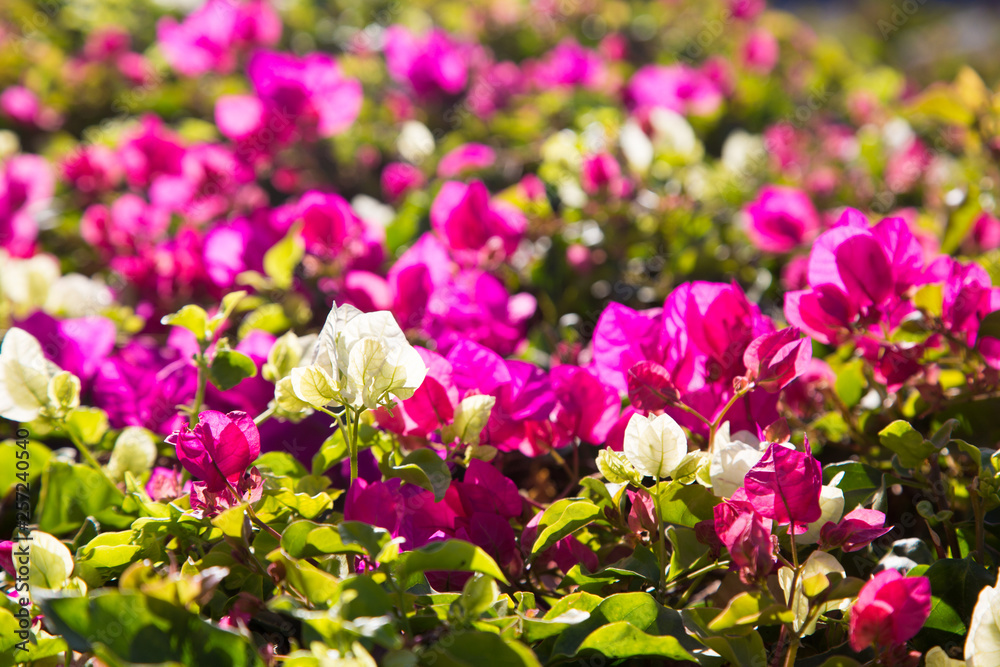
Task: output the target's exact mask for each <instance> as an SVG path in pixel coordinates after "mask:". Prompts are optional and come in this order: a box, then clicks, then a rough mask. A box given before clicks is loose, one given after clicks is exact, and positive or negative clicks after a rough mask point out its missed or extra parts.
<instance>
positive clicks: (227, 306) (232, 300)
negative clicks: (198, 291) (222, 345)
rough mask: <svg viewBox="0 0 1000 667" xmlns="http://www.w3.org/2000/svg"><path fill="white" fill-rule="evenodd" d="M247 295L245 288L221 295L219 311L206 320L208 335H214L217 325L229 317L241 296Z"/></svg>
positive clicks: (241, 298)
mask: <svg viewBox="0 0 1000 667" xmlns="http://www.w3.org/2000/svg"><path fill="white" fill-rule="evenodd" d="M246 295H247V293H246V291H245V290H240V291H238V292H230V293H229V294H227V295H226V296H224V297H222V307H221V308H219V312H217V313H216V314H215V315H213V316H212V319H211V320H209V321H208V332H209V335H210V336H214V335H215V332H216V331H218V330H219V327H220V326H221V325H222V323H223V322H225V321H226V320H227V319H229V316H230V315H232V314H233V311H234V310H236V306H237V305H238V304H239V302H240V301H242V300H243V297H245V296H246Z"/></svg>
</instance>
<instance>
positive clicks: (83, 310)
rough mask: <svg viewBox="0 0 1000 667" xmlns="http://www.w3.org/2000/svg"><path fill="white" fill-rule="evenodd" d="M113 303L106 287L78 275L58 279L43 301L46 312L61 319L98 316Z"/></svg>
mask: <svg viewBox="0 0 1000 667" xmlns="http://www.w3.org/2000/svg"><path fill="white" fill-rule="evenodd" d="M113 302H114V296H113V295H112V293H111V290H110V289H109V288H108V286H107V285H105V284H104V283H102V282H101V281H99V280H94V279H93V278H88V277H87V276H84V275H81V274H79V273H68V274H66V275H65V276H63V277H62V278H59V279H58V280H57V281H56V282H55V284H54V285H52V287H51V289H49V293H48V296H47V297H46V299H45V310H46V312H49V313H52V314H54V315H60V316H62V317H88V316H91V315H100V314H101V313H102V312H103V311H104V310H105V309H106V308H108V307H110V306H111V304H112V303H113Z"/></svg>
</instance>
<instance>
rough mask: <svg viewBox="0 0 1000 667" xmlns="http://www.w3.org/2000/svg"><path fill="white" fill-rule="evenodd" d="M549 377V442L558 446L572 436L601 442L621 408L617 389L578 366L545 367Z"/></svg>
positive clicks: (567, 441)
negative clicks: (552, 399)
mask: <svg viewBox="0 0 1000 667" xmlns="http://www.w3.org/2000/svg"><path fill="white" fill-rule="evenodd" d="M549 381H550V382H551V384H552V390H553V392H554V393H555V398H556V405H555V407H554V408H553V410H552V413H551V414H550V416H549V419H548V423H550V424H551V426H552V430H553V437H552V442H551V445H552V446H554V447H561V446H562V445H563V444H567V443H569V442H571V441H572V439H573V438H579V439H580V440H582V441H583V442H588V443H590V444H593V445H600V444H602V443H603V442H604V441H605V440H606V439H607V437H608V433H609V432H610V431H611V429H612V427H614V425H615V422H616V421H617V420H618V413H619V412H620V410H621V400H620V399H619V398H618V394H617V392H615V391H614V390H612V389H611V388H610V387H607V386H605V385H604V384H602V383H601V382H600V381H599V380H598V379H597V378H596V377H595V376H594V375H593V373H591V372H590V371H589V370H587V369H586V368H580V367H578V366H566V365H563V366H556V367H555V368H553V369H552V370H551V371H549Z"/></svg>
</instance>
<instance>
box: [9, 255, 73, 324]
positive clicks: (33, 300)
mask: <svg viewBox="0 0 1000 667" xmlns="http://www.w3.org/2000/svg"><path fill="white" fill-rule="evenodd" d="M3 259H4V261H3V263H2V268H0V287H2V288H3V294H4V296H6V297H7V298H8V299H10V301H12V302H13V303H14V304H15V305H16V306H18V307H19V308H21V309H24V310H25V311H31V310H35V309H37V308H40V307H41V306H42V305H43V304H44V303H45V300H46V299H47V298H48V294H49V290H50V289H51V288H52V285H53V284H55V282H56V281H57V280H59V276H60V273H61V272H60V270H59V262H58V261H56V258H55V257H53V256H51V255H35V256H34V257H31V258H30V259H12V258H3Z"/></svg>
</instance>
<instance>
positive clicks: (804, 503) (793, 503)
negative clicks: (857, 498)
mask: <svg viewBox="0 0 1000 667" xmlns="http://www.w3.org/2000/svg"><path fill="white" fill-rule="evenodd" d="M822 487H823V474H822V471H821V470H820V465H819V461H817V460H816V459H815V458H813V456H812V455H811V454H807V453H803V452H800V451H797V450H795V449H790V448H789V447H785V446H784V445H779V444H772V445H770V446H769V447H768V448H767V451H765V452H764V456H763V458H761V460H760V461H759V462H758V463H757V464H756V465H755V466H754V467H752V468H750V470H749V472H747V474H746V478H745V479H744V482H743V488H744V489H745V490H746V495H747V498H748V500H749V502H750V504H751V505H753V508H754V509H755V510H757V512H759V513H760V514H761V515H762V516H764V517H767V518H768V519H773V520H774V521H775V523H777V524H778V525H784V524H787V523H793V524H795V525H794V528H795V532H797V533H798V532H803V531H805V530H806V529H807V528H808V524H810V523H812V522H813V521H817V520H818V519H819V518H820V516H822V510H821V509H820V505H819V496H820V490H821V489H822Z"/></svg>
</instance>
